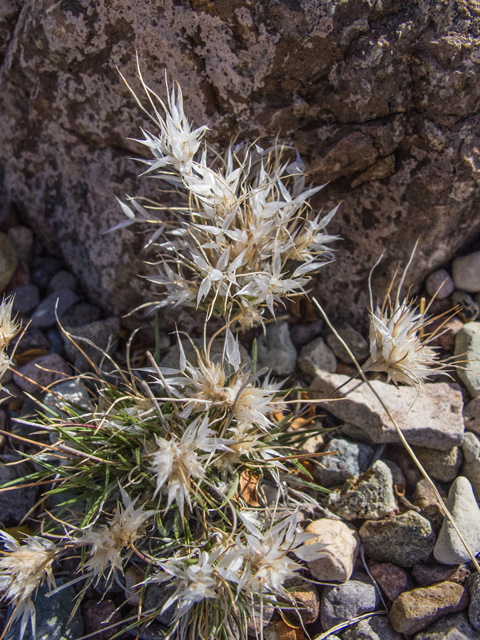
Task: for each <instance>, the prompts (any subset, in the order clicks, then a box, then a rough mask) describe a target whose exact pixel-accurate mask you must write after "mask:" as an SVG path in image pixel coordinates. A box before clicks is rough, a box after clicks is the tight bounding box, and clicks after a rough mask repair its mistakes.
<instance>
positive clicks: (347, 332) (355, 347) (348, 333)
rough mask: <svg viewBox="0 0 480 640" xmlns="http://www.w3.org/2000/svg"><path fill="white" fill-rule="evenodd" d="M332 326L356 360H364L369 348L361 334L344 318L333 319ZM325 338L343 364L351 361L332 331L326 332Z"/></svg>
mask: <svg viewBox="0 0 480 640" xmlns="http://www.w3.org/2000/svg"><path fill="white" fill-rule="evenodd" d="M333 326H334V327H335V331H336V332H337V333H338V335H339V336H340V337H341V338H342V340H343V341H344V342H345V343H346V345H347V346H348V348H349V349H350V351H351V352H352V353H353V355H354V356H355V359H356V360H357V362H359V363H362V362H364V361H365V360H366V359H367V358H368V356H369V354H370V349H369V345H368V342H367V341H366V340H365V338H364V337H363V336H362V334H361V333H360V332H358V331H357V330H356V329H354V328H353V327H352V325H351V324H349V323H348V322H346V321H345V320H335V321H334V322H333ZM326 340H327V344H328V346H329V347H330V349H331V350H332V351H333V353H334V354H335V355H336V356H337V358H338V359H339V360H341V361H342V362H344V363H345V364H351V363H352V359H351V358H350V356H349V355H348V352H347V350H346V349H345V347H344V346H343V344H342V343H341V342H340V340H339V339H338V338H337V336H336V335H335V334H334V333H333V332H332V331H328V332H327V335H326Z"/></svg>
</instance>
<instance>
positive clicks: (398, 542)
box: [359, 511, 435, 567]
mask: <svg viewBox="0 0 480 640" xmlns="http://www.w3.org/2000/svg"><path fill="white" fill-rule="evenodd" d="M359 534H360V538H361V539H362V542H363V544H364V547H365V551H366V553H367V555H368V556H370V558H371V559H372V560H378V561H379V562H391V563H393V564H398V565H399V566H401V567H413V566H414V565H415V564H417V563H419V562H425V561H426V560H428V557H429V556H430V554H431V553H432V550H433V547H434V544H435V534H434V533H433V531H432V525H431V524H430V522H429V521H428V520H427V519H426V518H424V517H423V516H421V515H420V514H418V513H416V512H415V511H407V512H406V513H402V514H401V515H399V516H396V517H394V518H389V519H387V520H380V521H378V522H373V521H371V520H369V521H367V522H364V523H363V525H362V526H361V527H360V531H359Z"/></svg>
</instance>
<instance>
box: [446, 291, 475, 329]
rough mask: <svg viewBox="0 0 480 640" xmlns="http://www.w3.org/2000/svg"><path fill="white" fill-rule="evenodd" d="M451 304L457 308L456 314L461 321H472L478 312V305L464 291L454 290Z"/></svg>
mask: <svg viewBox="0 0 480 640" xmlns="http://www.w3.org/2000/svg"><path fill="white" fill-rule="evenodd" d="M452 306H453V307H456V308H458V311H457V316H458V317H459V318H460V320H462V322H473V321H474V320H476V318H477V317H478V314H479V313H480V305H479V304H478V302H477V301H475V300H474V299H473V298H472V296H471V295H469V294H468V293H467V292H466V291H454V292H453V295H452Z"/></svg>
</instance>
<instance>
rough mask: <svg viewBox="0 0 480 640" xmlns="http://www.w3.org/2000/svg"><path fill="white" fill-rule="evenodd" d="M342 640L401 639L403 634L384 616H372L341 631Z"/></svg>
mask: <svg viewBox="0 0 480 640" xmlns="http://www.w3.org/2000/svg"><path fill="white" fill-rule="evenodd" d="M330 638H331V636H328V639H329V640H330ZM342 640H403V636H402V635H401V634H400V633H398V631H395V629H394V628H393V627H392V625H391V624H390V622H389V621H388V618H386V617H385V616H372V617H371V618H367V619H366V620H360V622H357V624H355V625H353V626H351V627H349V628H348V629H347V630H346V631H344V632H343V635H342Z"/></svg>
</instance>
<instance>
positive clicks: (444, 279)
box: [425, 269, 455, 300]
mask: <svg viewBox="0 0 480 640" xmlns="http://www.w3.org/2000/svg"><path fill="white" fill-rule="evenodd" d="M425 289H426V290H427V293H428V295H429V296H430V297H432V298H433V296H435V298H436V299H437V300H445V298H448V296H451V295H452V293H453V292H454V290H455V284H454V282H453V279H452V277H451V275H450V274H449V273H448V271H447V270H446V269H437V270H436V271H432V273H431V274H430V275H429V276H427V279H426V281H425Z"/></svg>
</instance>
